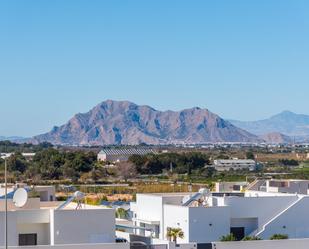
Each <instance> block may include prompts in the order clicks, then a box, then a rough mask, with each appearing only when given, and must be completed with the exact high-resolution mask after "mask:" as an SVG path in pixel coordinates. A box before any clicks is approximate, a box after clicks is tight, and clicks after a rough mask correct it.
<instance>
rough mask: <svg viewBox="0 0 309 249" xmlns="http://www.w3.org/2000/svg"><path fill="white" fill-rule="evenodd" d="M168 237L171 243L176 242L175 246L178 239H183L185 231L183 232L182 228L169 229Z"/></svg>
mask: <svg viewBox="0 0 309 249" xmlns="http://www.w3.org/2000/svg"><path fill="white" fill-rule="evenodd" d="M166 237H168V239H169V240H170V241H174V242H175V244H177V238H181V239H183V238H184V234H183V231H182V230H181V228H172V227H168V228H167V233H166Z"/></svg>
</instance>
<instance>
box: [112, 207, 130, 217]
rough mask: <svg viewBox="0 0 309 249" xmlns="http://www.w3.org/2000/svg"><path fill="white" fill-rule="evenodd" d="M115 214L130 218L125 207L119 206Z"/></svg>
mask: <svg viewBox="0 0 309 249" xmlns="http://www.w3.org/2000/svg"><path fill="white" fill-rule="evenodd" d="M115 214H116V218H118V219H128V217H129V213H128V211H127V210H125V209H123V208H117V209H116V212H115Z"/></svg>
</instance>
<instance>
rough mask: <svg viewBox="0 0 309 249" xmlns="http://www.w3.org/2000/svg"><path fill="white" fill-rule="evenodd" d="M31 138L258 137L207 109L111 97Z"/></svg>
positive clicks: (152, 140)
mask: <svg viewBox="0 0 309 249" xmlns="http://www.w3.org/2000/svg"><path fill="white" fill-rule="evenodd" d="M33 140H34V141H36V142H43V141H47V142H51V143H54V144H78V145H84V144H85V145H86V144H87V145H107V144H140V143H146V144H172V143H196V144H198V143H207V142H258V141H261V140H260V138H258V137H257V136H255V135H252V134H250V133H249V132H247V131H244V130H242V129H240V128H238V127H235V126H234V125H232V124H231V123H230V122H228V121H226V120H224V119H222V118H221V117H219V116H218V115H217V114H215V113H212V112H210V111H209V110H208V109H202V108H199V107H193V108H187V109H183V110H180V111H171V110H167V111H159V110H156V109H154V108H152V107H150V106H148V105H137V104H135V103H132V102H130V101H114V100H110V99H109V100H106V101H103V102H101V103H100V104H98V105H96V106H95V107H93V108H92V109H91V110H90V111H88V112H86V113H78V114H76V115H74V116H73V117H72V118H71V119H70V120H69V121H68V122H67V123H66V124H64V125H62V126H59V127H57V126H55V127H54V128H53V129H52V130H51V131H50V132H48V133H45V134H42V135H38V136H35V137H34V138H33Z"/></svg>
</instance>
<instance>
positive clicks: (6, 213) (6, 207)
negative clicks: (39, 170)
mask: <svg viewBox="0 0 309 249" xmlns="http://www.w3.org/2000/svg"><path fill="white" fill-rule="evenodd" d="M7 183H8V182H7V160H6V158H5V159H4V184H5V192H4V193H5V238H4V239H5V249H8V198H7V194H8V186H7Z"/></svg>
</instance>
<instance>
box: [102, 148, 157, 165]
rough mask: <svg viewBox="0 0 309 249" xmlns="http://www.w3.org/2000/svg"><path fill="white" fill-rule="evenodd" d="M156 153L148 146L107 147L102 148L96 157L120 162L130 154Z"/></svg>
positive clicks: (125, 159)
mask: <svg viewBox="0 0 309 249" xmlns="http://www.w3.org/2000/svg"><path fill="white" fill-rule="evenodd" d="M154 153H156V152H155V151H154V150H152V149H149V148H121V149H116V148H107V149H102V150H101V151H100V152H99V154H98V156H97V158H98V161H109V162H120V161H127V160H128V159H129V157H130V156H132V155H147V154H154Z"/></svg>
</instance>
